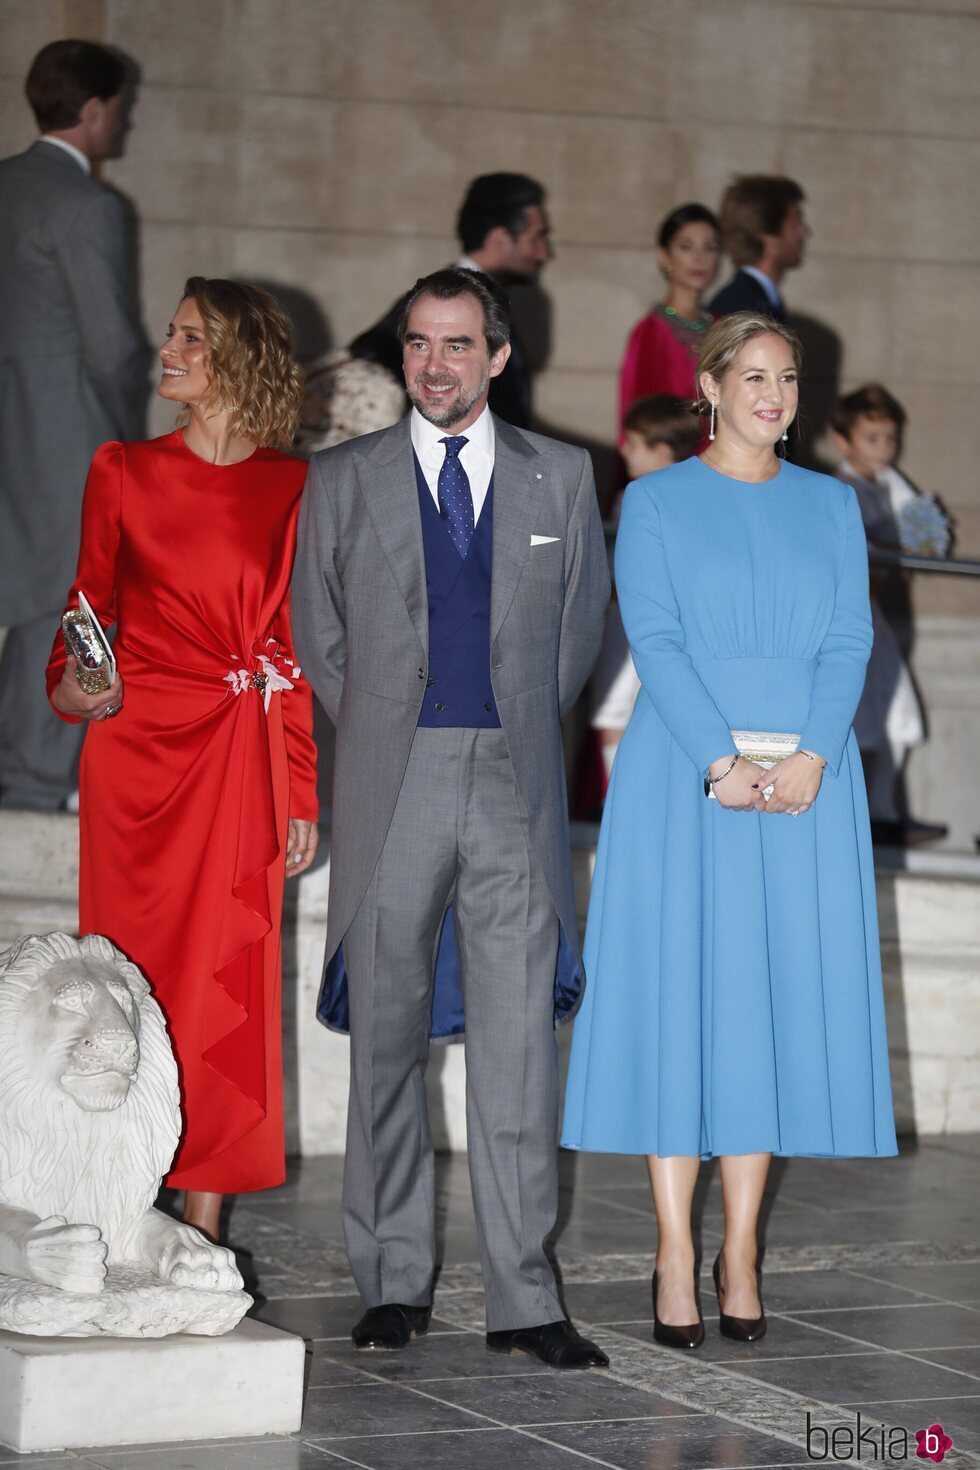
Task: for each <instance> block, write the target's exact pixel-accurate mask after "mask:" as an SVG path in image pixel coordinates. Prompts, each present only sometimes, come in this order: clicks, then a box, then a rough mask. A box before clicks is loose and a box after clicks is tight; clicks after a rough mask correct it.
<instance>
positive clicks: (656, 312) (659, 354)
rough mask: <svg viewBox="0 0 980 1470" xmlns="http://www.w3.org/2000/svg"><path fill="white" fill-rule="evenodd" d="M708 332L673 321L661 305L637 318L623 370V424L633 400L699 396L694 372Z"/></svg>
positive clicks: (620, 388)
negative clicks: (663, 395)
mask: <svg viewBox="0 0 980 1470" xmlns="http://www.w3.org/2000/svg"><path fill="white" fill-rule="evenodd" d="M703 341H704V333H703V332H702V333H700V334H698V333H697V332H694V331H692V330H691V329H690V328H685V327H683V326H678V325H677V324H676V323H673V322H671V320H670V319H669V317H668V316H667V315H666V313H665V312H664V311H663V309H662V308H661V307H656V306H655V307H654V309H653V310H652V311H651V312H649V313H648V315H647V316H645V317H643V318H642V319H641V320H640V321H638V322H637V324H636V326H635V327H634V328H633V330H632V332H630V335H629V341H628V342H627V343H626V351H625V352H624V353H623V361H622V366H621V367H620V370H619V428H620V443H622V426H623V419H624V418H625V417H626V410H627V409H628V408H629V406H630V404H631V403H635V402H636V400H637V399H638V398H646V397H648V396H649V395H652V394H655V393H673V394H675V395H676V396H677V397H678V398H691V399H693V398H694V396H695V383H694V374H695V369H696V368H697V363H698V353H699V352H700V350H701V343H702V342H703Z"/></svg>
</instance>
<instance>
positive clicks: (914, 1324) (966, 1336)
mask: <svg viewBox="0 0 980 1470" xmlns="http://www.w3.org/2000/svg"><path fill="white" fill-rule="evenodd" d="M813 1321H814V1322H815V1323H819V1325H820V1327H822V1328H824V1329H825V1330H829V1331H831V1332H839V1333H841V1334H843V1335H844V1336H845V1337H853V1338H856V1339H859V1340H860V1341H862V1342H871V1343H875V1344H877V1345H878V1346H880V1347H888V1348H897V1349H905V1350H909V1351H911V1350H913V1349H918V1348H962V1347H974V1348H978V1349H980V1312H974V1311H971V1310H970V1309H969V1308H968V1307H956V1306H947V1305H946V1304H943V1305H933V1304H931V1303H927V1304H923V1305H916V1304H910V1305H906V1306H895V1307H871V1308H860V1307H859V1308H855V1309H854V1310H847V1309H844V1310H841V1311H836V1312H820V1313H819V1314H818V1315H817V1316H816V1317H815V1318H814V1319H813Z"/></svg>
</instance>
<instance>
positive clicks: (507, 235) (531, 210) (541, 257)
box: [350, 173, 554, 429]
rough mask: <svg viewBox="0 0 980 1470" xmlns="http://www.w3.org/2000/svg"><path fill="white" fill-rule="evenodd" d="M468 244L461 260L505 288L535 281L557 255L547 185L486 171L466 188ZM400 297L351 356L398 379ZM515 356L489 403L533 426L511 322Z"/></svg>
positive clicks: (524, 365)
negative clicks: (554, 248)
mask: <svg viewBox="0 0 980 1470" xmlns="http://www.w3.org/2000/svg"><path fill="white" fill-rule="evenodd" d="M456 233H457V235H458V236H459V242H460V245H461V246H462V248H463V255H462V258H461V259H459V260H458V261H457V262H456V264H457V265H459V266H463V267H464V268H466V269H468V270H475V271H481V272H482V273H483V274H484V275H488V276H490V277H492V279H493V280H495V281H496V282H497V284H498V285H500V286H502V287H503V288H504V290H505V291H506V290H507V289H508V288H509V287H510V286H515V285H533V283H534V282H535V281H536V280H537V279H538V276H539V275H540V274H541V271H542V269H543V268H544V266H546V265H547V263H548V261H549V260H551V259H552V258H553V254H554V252H553V250H552V247H551V227H550V225H549V222H548V215H547V212H546V210H545V191H544V189H543V187H542V186H541V185H540V184H539V183H538V182H537V181H536V180H535V179H532V178H529V177H528V176H527V174H508V173H499V174H481V175H480V177H479V178H477V179H474V180H473V182H472V183H471V184H470V186H469V188H468V189H467V191H466V197H465V198H464V200H463V203H462V205H461V206H460V211H459V215H458V217H457V220H456ZM400 304H401V303H400V302H396V303H395V305H394V306H393V307H392V308H391V310H390V311H389V312H387V313H386V315H385V316H383V317H382V318H381V320H380V321H379V322H376V323H375V325H374V326H373V327H369V328H368V330H367V331H366V332H362V333H361V335H360V336H359V337H355V338H354V340H353V342H352V343H351V344H350V352H351V356H352V357H359V358H363V359H365V360H366V361H368V362H377V363H380V364H381V366H382V367H384V368H387V370H388V371H389V372H390V373H391V375H392V377H394V378H396V379H397V380H398V381H399V382H400V381H401V376H402V346H401V343H400V342H399V340H398V330H397V323H398V310H399V306H400ZM510 349H511V351H510V358H509V359H508V361H507V364H506V366H505V367H504V370H503V372H502V373H501V374H500V376H499V377H497V378H494V379H493V381H492V382H491V385H490V408H491V410H492V412H493V413H495V414H496V415H497V417H498V418H501V419H504V420H505V421H506V422H507V423H508V424H513V425H514V426H515V427H516V428H518V429H529V428H530V427H531V369H530V364H529V362H528V358H527V353H526V352H525V350H524V347H523V345H522V343H521V342H520V340H519V338H518V337H517V336H516V334H515V333H514V330H513V327H511V338H510Z"/></svg>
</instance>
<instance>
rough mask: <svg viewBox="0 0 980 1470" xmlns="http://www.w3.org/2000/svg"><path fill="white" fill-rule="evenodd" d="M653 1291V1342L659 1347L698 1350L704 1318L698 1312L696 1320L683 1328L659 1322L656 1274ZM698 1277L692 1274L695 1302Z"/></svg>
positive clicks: (654, 1275) (701, 1340)
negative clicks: (658, 1344)
mask: <svg viewBox="0 0 980 1470" xmlns="http://www.w3.org/2000/svg"><path fill="white" fill-rule="evenodd" d="M651 1287H652V1290H653V1340H654V1342H659V1343H660V1346H661V1347H670V1348H683V1349H684V1350H685V1351H690V1349H691V1348H698V1347H700V1346H701V1344H702V1343H703V1342H704V1318H703V1317H702V1316H701V1313H700V1311H699V1312H698V1320H697V1321H696V1322H691V1323H689V1324H686V1325H685V1326H683V1327H675V1326H673V1324H672V1323H670V1322H661V1320H660V1318H659V1317H658V1316H657V1273H656V1271H654V1273H653V1281H652V1282H651ZM697 1289H698V1276H697V1271H695V1273H694V1296H695V1300H697Z"/></svg>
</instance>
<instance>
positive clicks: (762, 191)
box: [708, 174, 810, 322]
mask: <svg viewBox="0 0 980 1470" xmlns="http://www.w3.org/2000/svg"><path fill="white" fill-rule="evenodd" d="M803 200H804V194H803V190H802V189H801V188H800V186H799V184H797V183H796V182H795V181H794V180H793V179H785V178H781V177H778V176H774V175H769V174H746V175H744V176H743V177H742V178H739V179H736V180H735V181H734V183H731V184H729V186H728V188H727V189H726V190H725V196H724V198H723V199H722V201H721V211H720V213H721V233H722V239H723V241H724V245H725V249H726V251H727V252H728V255H729V256H730V258H731V260H732V263H733V264H734V265H735V266H736V267H737V269H736V272H735V274H734V276H733V277H732V279H731V280H730V281H729V282H728V284H727V285H725V286H722V288H721V290H720V291H719V292H718V294H717V295H716V296H715V298H714V300H713V301H710V302H709V303H708V310H709V311H710V312H711V313H712V315H713V316H731V314H732V312H734V311H759V312H762V313H764V314H765V315H766V316H772V317H775V318H776V320H777V321H780V322H782V321H785V320H786V309H785V307H784V305H783V298H782V295H781V293H780V289H779V288H780V283H781V281H782V278H783V276H784V274H785V273H786V271H789V270H795V269H796V267H797V266H799V265H802V264H803V252H804V249H805V247H806V242H807V239H808V237H809V234H810V231H809V229H808V227H807V223H806V220H805V219H804V217H803Z"/></svg>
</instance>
